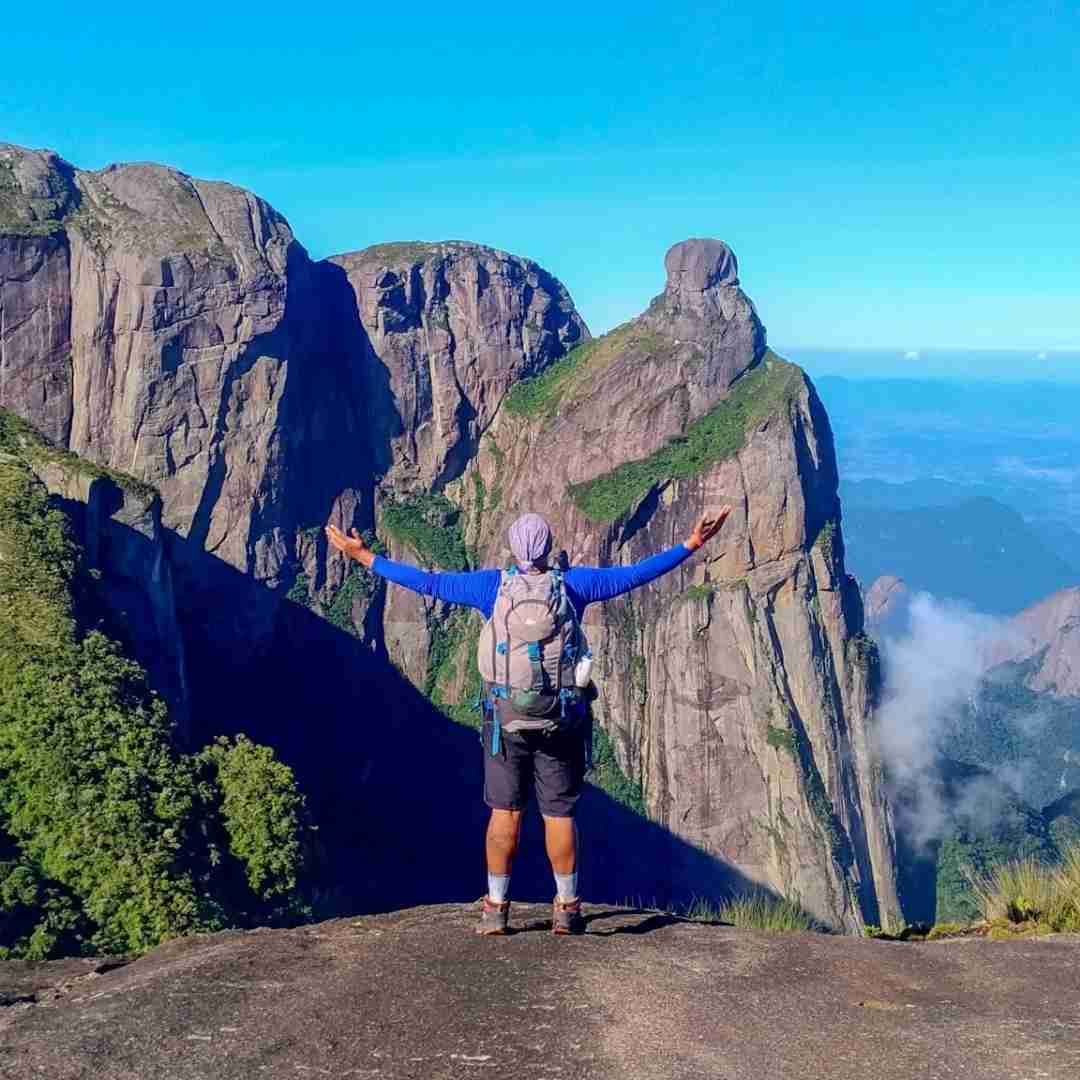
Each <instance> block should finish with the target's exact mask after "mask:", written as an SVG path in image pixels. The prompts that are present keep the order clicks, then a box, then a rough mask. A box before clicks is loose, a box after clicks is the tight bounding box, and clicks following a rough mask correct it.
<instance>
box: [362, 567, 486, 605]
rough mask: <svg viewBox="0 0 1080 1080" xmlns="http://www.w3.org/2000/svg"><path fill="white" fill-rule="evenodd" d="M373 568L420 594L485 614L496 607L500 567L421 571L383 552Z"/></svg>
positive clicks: (373, 570) (397, 583)
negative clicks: (386, 556) (491, 568)
mask: <svg viewBox="0 0 1080 1080" xmlns="http://www.w3.org/2000/svg"><path fill="white" fill-rule="evenodd" d="M371 570H372V572H373V573H376V574H378V575H379V576H380V577H384V578H386V580H387V581H392V582H394V584H395V585H401V586H403V587H404V588H406V589H411V590H412V591H413V592H415V593H420V595H421V596H433V597H435V599H436V600H443V601H445V602H446V603H448V604H464V605H465V606H466V607H474V608H477V609H478V610H479V611H482V612H484V613H485V614H487V613H489V612H490V611H491V609H492V607H494V605H495V595H496V593H498V591H499V578H500V574H499V571H498V570H473V571H470V572H466V573H444V572H436V571H432V570H421V569H420V568H419V567H417V566H410V565H409V564H408V563H401V562H394V561H393V560H392V559H386V558H383V556H382V555H376V556H375V558H374V559H373V560H372V563H371Z"/></svg>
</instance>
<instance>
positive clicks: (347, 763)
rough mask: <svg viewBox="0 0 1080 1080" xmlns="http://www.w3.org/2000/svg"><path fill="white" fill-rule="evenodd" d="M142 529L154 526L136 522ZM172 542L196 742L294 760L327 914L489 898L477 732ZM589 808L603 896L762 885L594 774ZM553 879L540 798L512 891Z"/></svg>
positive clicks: (295, 608)
mask: <svg viewBox="0 0 1080 1080" xmlns="http://www.w3.org/2000/svg"><path fill="white" fill-rule="evenodd" d="M130 543H131V545H132V546H133V547H136V546H138V545H140V544H145V545H149V544H150V541H149V540H148V539H147V538H146V537H145V536H143V535H142V534H140V533H138V532H136V531H135V530H131V537H130ZM166 543H167V548H168V551H169V555H170V562H172V563H173V565H174V566H182V567H183V584H184V585H185V586H187V587H183V588H181V589H179V590H178V593H179V595H178V601H179V607H180V611H179V618H180V624H181V627H182V633H183V636H184V649H185V654H186V657H187V662H188V675H189V685H190V699H191V714H192V721H191V725H190V738H189V739H187V740H186V741H187V742H188V744H189V748H191V747H196V746H199V745H202V744H203V743H205V742H207V741H209V740H210V739H211V738H213V737H214V736H215V735H218V734H226V735H232V734H238V733H241V732H242V733H244V734H246V735H248V736H249V737H251V738H252V739H254V740H256V741H258V742H263V743H266V744H268V745H270V746H272V747H274V749H275V751H276V752H277V753H278V754H279V756H280V757H281V758H282V760H284V761H286V762H287V763H288V764H289V765H290V766H291V767H292V768H293V769H294V771H295V773H296V776H297V779H298V782H299V783H300V785H301V787H302V789H303V791H304V792H305V794H306V796H307V799H308V805H309V807H310V809H311V811H312V814H313V817H314V819H315V821H316V823H317V825H318V834H317V844H316V847H317V849H318V851H319V852H320V859H319V862H320V865H319V866H318V867H317V870H316V891H317V907H318V910H319V913H320V914H323V915H326V914H338V913H340V914H345V913H362V912H374V911H384V910H390V909H396V908H401V907H409V906H414V905H418V904H426V903H434V902H445V901H467V900H473V899H476V898H477V897H478V896H479V895H480V894H481V893H482V892H483V891H484V885H485V878H484V861H483V860H484V854H483V834H484V828H485V825H486V821H487V809H486V807H485V806H484V804H483V801H482V790H483V783H482V767H483V757H482V755H483V753H484V749H483V747H482V746H481V743H480V739H479V735H478V732H477V731H475V730H473V729H471V728H468V727H465V726H463V725H461V724H458V723H455V722H454V721H452V720H450V719H449V718H448V717H446V716H445V715H444V714H443V713H441V712H440V711H439V710H438V709H436V708H434V707H433V706H432V704H431V703H430V702H429V701H428V700H427V698H425V697H424V696H423V694H421V693H420V692H419V691H418V690H416V688H415V687H413V686H412V684H411V683H409V682H408V681H407V680H406V679H405V678H404V677H403V676H402V675H400V674H399V673H398V672H397V670H396V669H395V668H393V667H392V666H391V665H390V664H388V663H386V662H385V660H383V659H382V658H381V657H380V656H379V655H378V654H377V653H376V652H374V651H373V650H372V648H371V647H370V646H366V645H365V644H363V643H362V642H361V641H360V640H359V639H357V638H355V637H353V636H352V635H351V634H349V633H346V632H344V631H342V630H340V629H338V628H337V627H336V626H334V625H332V624H331V623H329V622H327V621H326V620H325V619H323V618H322V617H321V616H319V615H317V614H315V613H314V612H313V611H310V610H308V609H307V608H306V607H304V606H303V605H301V604H298V603H294V602H292V601H289V600H287V599H285V598H284V597H283V596H282V595H281V593H279V592H275V591H273V590H271V589H269V588H267V587H266V586H263V585H261V584H259V583H258V582H256V581H255V580H254V579H253V578H251V577H249V576H247V575H244V574H241V573H240V572H238V571H237V570H235V569H234V568H233V567H231V566H230V565H228V564H227V563H225V562H223V561H222V560H220V559H218V558H216V557H215V556H213V555H210V554H207V553H206V552H204V551H203V550H202V549H201V547H199V546H198V545H196V544H194V543H193V542H191V541H188V540H187V539H185V538H184V537H182V536H180V535H178V534H176V533H169V532H166ZM106 572H107V568H106ZM195 582H197V583H198V587H197V589H193V588H192V587H191V586H192V585H193V584H194V583H195ZM253 625H256V626H260V627H261V628H263V629H264V630H266V631H267V632H265V633H264V634H256V632H255V631H253V630H252V626H253ZM253 636H254V637H255V640H254V641H253V640H252V639H253ZM232 639H235V640H236V642H237V647H236V648H235V649H233V648H230V647H229V646H228V644H227V643H228V642H229V641H230V640H232ZM578 820H579V823H580V826H581V832H582V855H581V881H582V893H583V895H584V896H585V897H586V898H587V899H588V900H590V901H593V902H600V903H625V902H627V901H628V900H630V901H631V902H634V901H635V900H636V901H639V902H642V903H646V904H649V905H653V906H671V907H679V906H682V905H685V904H688V903H689V902H690V901H691V900H692V899H693V898H694V897H696V896H710V897H719V896H722V895H728V894H731V893H733V892H738V891H741V890H743V889H745V888H746V887H748V885H749V882H747V881H746V879H744V877H743V876H742V874H740V873H739V872H738V871H737V870H736V869H734V868H733V867H731V866H729V865H728V864H726V863H724V862H723V861H722V860H719V859H716V858H713V857H712V856H710V855H708V854H706V853H704V852H702V851H699V850H698V849H696V848H694V847H692V846H691V845H689V844H687V843H685V842H684V841H682V840H680V839H679V838H678V837H676V836H674V835H673V834H671V833H670V832H668V830H666V829H665V828H663V827H662V826H660V825H657V824H655V823H654V822H651V821H648V820H646V819H644V818H642V817H641V816H639V815H638V814H636V813H635V812H633V811H631V810H629V809H627V808H626V807H624V806H623V805H622V804H620V803H618V802H617V801H615V800H614V799H612V798H611V797H609V796H608V795H607V794H606V793H605V792H603V791H601V790H600V789H599V788H596V787H594V786H592V785H589V786H588V787H587V789H586V791H585V793H584V795H583V796H582V799H581V803H580V804H579V819H578ZM552 892H553V886H552V882H551V875H550V870H549V868H548V865H547V862H546V858H545V855H544V845H543V836H542V829H541V822H540V818H539V815H538V814H537V813H536V811H535V808H534V807H532V808H530V811H529V813H528V814H527V815H526V821H525V825H524V828H523V838H522V850H521V854H520V855H519V857H518V861H517V864H516V865H515V868H514V896H515V897H516V898H518V899H521V900H525V899H532V900H543V901H547V900H550V898H551V895H552ZM624 932H628V931H624ZM641 932H644V931H641Z"/></svg>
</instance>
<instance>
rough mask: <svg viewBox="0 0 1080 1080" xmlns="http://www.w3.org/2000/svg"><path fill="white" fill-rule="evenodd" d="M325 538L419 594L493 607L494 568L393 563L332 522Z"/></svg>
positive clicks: (497, 575)
mask: <svg viewBox="0 0 1080 1080" xmlns="http://www.w3.org/2000/svg"><path fill="white" fill-rule="evenodd" d="M326 539H327V540H328V541H329V543H330V546H331V547H334V548H337V550H338V551H340V552H341V554H342V555H344V556H345V558H347V559H352V560H353V561H355V562H358V563H359V564H360V565H361V566H364V567H367V569H368V570H371V571H372V572H373V573H375V574H378V575H379V576H380V577H384V578H386V580H387V581H393V582H394V583H395V584H397V585H402V586H404V587H405V588H406V589H411V590H412V591H413V592H415V593H420V594H421V596H433V597H435V599H436V600H444V601H445V602H446V603H448V604H464V605H466V606H467V607H474V608H477V609H478V610H480V611H482V612H483V613H484V614H485V615H490V614H491V609H492V608H493V607H494V606H495V596H496V594H497V593H498V591H499V581H500V578H501V575H500V573H499V571H498V570H474V571H472V572H471V573H463V574H446V573H436V572H434V571H431V570H421V569H420V568H419V567H416V566H410V565H409V564H408V563H400V562H394V561H393V559H384V558H383V557H382V556H381V555H376V554H375V552H374V551H372V550H371V548H369V547H368V546H367V544H366V543H365V542H364V538H363V537H362V536H361V535H360V533H359V532H357V530H356V529H350V530H349V535H348V536H346V535H345V533H343V532H342V531H341V530H340V529H339V528H338V527H337V526H336V525H327V526H326Z"/></svg>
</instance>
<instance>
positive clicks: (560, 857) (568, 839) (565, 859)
mask: <svg viewBox="0 0 1080 1080" xmlns="http://www.w3.org/2000/svg"><path fill="white" fill-rule="evenodd" d="M544 844H545V846H546V847H547V854H548V859H549V860H550V862H551V869H552V872H553V873H554V875H555V904H554V908H553V911H552V919H551V929H552V931H553V932H554V933H556V934H581V933H584V932H585V920H584V919H583V918H582V915H581V900H580V899H579V897H578V888H577V848H578V835H577V826H576V825H575V824H574V819H573V818H569V817H545V818H544Z"/></svg>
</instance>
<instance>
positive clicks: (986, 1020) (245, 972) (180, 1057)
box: [0, 905, 1080, 1080]
mask: <svg viewBox="0 0 1080 1080" xmlns="http://www.w3.org/2000/svg"><path fill="white" fill-rule="evenodd" d="M474 917H475V915H474V912H473V910H472V909H471V908H467V907H462V906H461V905H444V906H437V907H426V908H413V909H410V910H407V911H401V912H395V913H393V914H389V915H378V916H366V917H363V918H359V919H343V920H335V921H332V922H328V923H322V924H319V925H315V926H307V927H302V928H299V929H295V930H259V931H254V932H227V933H222V934H214V935H209V936H204V937H195V938H188V939H183V940H179V941H174V942H170V943H169V944H167V945H164V946H162V947H161V948H159V949H156V950H155V951H154V952H152V953H150V954H148V955H147V956H144V957H142V958H141V959H139V960H137V961H134V962H132V963H129V964H122V963H119V962H109V961H106V962H95V961H89V960H71V961H56V962H52V963H42V964H29V963H23V962H7V963H3V964H0V1077H2V1078H4V1080H7V1078H12V1080H14V1078H16V1077H18V1078H20V1080H26V1078H29V1077H48V1078H49V1080H75V1078H90V1077H93V1078H95V1080H156V1078H166V1077H167V1078H170V1080H195V1078H198V1080H203V1078H207V1080H209V1078H214V1080H233V1078H237V1080H239V1078H250V1077H275V1078H276V1077H319V1076H330V1077H380V1078H388V1080H397V1078H412V1077H416V1078H421V1077H422V1078H425V1080H444V1078H445V1080H450V1078H458V1077H466V1076H470V1077H474V1076H481V1077H484V1076H488V1077H493V1078H495V1077H515V1078H522V1080H579V1078H581V1080H584V1078H589V1080H593V1078H596V1080H606V1078H609V1077H610V1078H616V1077H618V1078H620V1080H621V1078H628V1080H639V1078H640V1080H661V1078H662V1080H683V1078H686V1080H690V1078H695V1080H700V1078H703V1077H708V1078H713V1077H715V1078H717V1080H719V1078H723V1080H742V1078H754V1080H761V1078H766V1077H768V1078H781V1080H784V1078H788V1077H791V1078H795V1077H798V1078H800V1080H802V1078H805V1077H835V1078H837V1080H847V1078H851V1080H855V1078H860V1080H862V1078H866V1077H874V1078H876V1080H908V1078H910V1077H915V1076H918V1077H920V1078H927V1080H933V1078H943V1080H944V1078H950V1077H972V1078H978V1080H998V1078H1001V1080H1005V1078H1009V1080H1019V1078H1027V1077H1040V1078H1049V1080H1058V1078H1061V1080H1066V1078H1069V1080H1074V1078H1075V1077H1077V1076H1080V1008H1078V1003H1080V966H1078V964H1077V961H1078V960H1080V939H1078V938H1075V937H1067V936H1055V937H1051V938H1043V939H1028V940H1019V941H1012V942H991V941H986V940H981V939H980V940H975V939H962V940H956V941H949V942H939V943H933V944H902V943H891V942H881V941H871V940H865V939H858V938H841V937H830V936H825V935H816V934H765V933H758V932H751V931H742V930H735V929H733V928H730V927H722V926H711V925H704V924H700V923H691V922H686V921H684V920H680V919H677V918H675V917H673V916H670V915H665V914H660V913H656V912H649V911H637V910H630V909H625V908H603V909H594V910H592V911H591V912H590V913H589V916H588V917H589V927H588V931H589V932H588V933H587V934H586V935H585V936H584V937H582V938H553V937H552V936H551V935H550V934H549V933H548V932H547V931H548V928H549V926H550V922H549V919H550V908H546V907H544V906H541V905H515V907H514V911H513V916H512V921H513V924H514V926H515V927H516V928H517V932H516V933H515V934H513V935H512V936H510V937H507V938H483V939H482V938H477V937H476V936H475V935H474V934H473V933H472V932H471V931H472V922H473V919H474ZM5 1006H6V1007H5Z"/></svg>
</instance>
